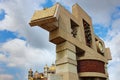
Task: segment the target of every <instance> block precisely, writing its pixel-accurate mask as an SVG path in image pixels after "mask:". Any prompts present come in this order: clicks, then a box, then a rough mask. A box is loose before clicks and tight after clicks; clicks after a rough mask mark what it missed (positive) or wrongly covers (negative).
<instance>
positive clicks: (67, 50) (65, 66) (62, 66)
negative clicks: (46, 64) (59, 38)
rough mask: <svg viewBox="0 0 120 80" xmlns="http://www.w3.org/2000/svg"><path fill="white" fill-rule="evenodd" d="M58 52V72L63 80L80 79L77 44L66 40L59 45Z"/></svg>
mask: <svg viewBox="0 0 120 80" xmlns="http://www.w3.org/2000/svg"><path fill="white" fill-rule="evenodd" d="M56 52H57V54H56V71H57V72H56V73H57V74H60V75H62V76H63V80H78V74H77V61H76V49H75V46H74V45H73V44H71V43H70V42H67V41H66V42H63V43H61V44H59V45H57V47H56Z"/></svg>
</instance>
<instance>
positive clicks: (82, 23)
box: [29, 3, 111, 80]
mask: <svg viewBox="0 0 120 80" xmlns="http://www.w3.org/2000/svg"><path fill="white" fill-rule="evenodd" d="M29 24H30V25H31V26H40V27H41V28H43V29H45V30H47V31H49V32H50V36H49V41H50V42H52V43H54V44H56V73H55V74H54V75H56V76H59V79H61V80H107V79H108V74H107V71H106V70H105V68H106V67H105V66H106V65H107V64H108V60H111V54H110V49H109V48H106V47H105V44H104V42H103V40H101V39H100V38H99V37H98V36H96V35H95V34H94V30H93V27H92V26H93V25H92V20H91V18H90V16H89V15H88V14H87V13H86V12H85V11H84V10H83V9H82V8H81V7H80V6H79V5H78V4H74V5H73V6H72V14H71V13H70V12H69V11H67V10H66V9H65V8H64V7H63V6H61V5H60V4H59V3H57V4H55V5H54V6H52V7H51V8H48V9H44V10H38V11H36V12H35V13H34V15H33V17H32V18H31V21H30V23H29ZM52 76H53V75H52ZM60 77H61V78H60ZM49 78H50V77H48V78H47V79H48V80H49ZM54 78H56V79H55V80H59V79H57V78H58V77H55V76H54ZM50 80H54V79H53V78H51V79H50Z"/></svg>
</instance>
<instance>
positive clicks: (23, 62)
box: [0, 39, 55, 68]
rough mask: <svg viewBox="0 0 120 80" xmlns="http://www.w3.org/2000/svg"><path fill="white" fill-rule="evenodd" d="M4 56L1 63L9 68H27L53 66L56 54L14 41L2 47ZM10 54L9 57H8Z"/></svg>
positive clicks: (0, 59) (17, 40)
mask: <svg viewBox="0 0 120 80" xmlns="http://www.w3.org/2000/svg"><path fill="white" fill-rule="evenodd" d="M1 51H2V52H3V54H1V55H0V57H1V58H0V61H2V62H4V63H6V64H7V66H9V67H20V68H25V67H26V66H31V65H32V67H33V66H34V65H45V64H52V62H54V61H55V54H54V53H50V52H49V51H48V50H46V49H38V48H33V47H31V46H29V44H27V43H26V41H24V40H20V39H13V40H10V41H8V42H6V43H4V44H3V45H2V46H1ZM6 54H8V55H9V56H6Z"/></svg>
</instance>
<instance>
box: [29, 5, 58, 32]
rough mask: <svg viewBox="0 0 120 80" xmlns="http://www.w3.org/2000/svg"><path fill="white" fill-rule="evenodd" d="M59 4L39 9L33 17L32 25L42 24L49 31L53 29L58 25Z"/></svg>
mask: <svg viewBox="0 0 120 80" xmlns="http://www.w3.org/2000/svg"><path fill="white" fill-rule="evenodd" d="M58 6H59V5H58V4H56V5H54V6H53V7H51V8H47V9H43V10H37V11H35V13H34V15H33V16H32V18H31V21H30V23H29V24H30V26H40V27H42V28H43V29H45V30H47V31H52V30H54V29H56V28H57V27H58V25H57V19H58V15H57V14H58V12H59V11H58Z"/></svg>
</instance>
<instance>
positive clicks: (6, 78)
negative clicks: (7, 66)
mask: <svg viewBox="0 0 120 80" xmlns="http://www.w3.org/2000/svg"><path fill="white" fill-rule="evenodd" d="M0 80H13V76H12V75H9V74H0Z"/></svg>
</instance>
